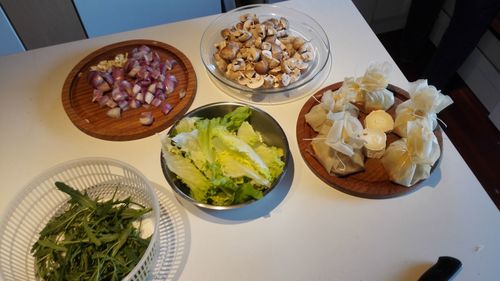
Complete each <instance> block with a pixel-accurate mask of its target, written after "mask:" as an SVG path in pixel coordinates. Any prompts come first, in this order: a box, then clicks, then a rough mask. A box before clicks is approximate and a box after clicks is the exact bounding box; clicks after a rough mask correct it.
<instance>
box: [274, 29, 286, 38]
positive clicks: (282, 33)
mask: <svg viewBox="0 0 500 281" xmlns="http://www.w3.org/2000/svg"><path fill="white" fill-rule="evenodd" d="M276 36H277V37H278V38H282V37H286V36H288V30H285V29H283V30H280V31H278V32H276Z"/></svg>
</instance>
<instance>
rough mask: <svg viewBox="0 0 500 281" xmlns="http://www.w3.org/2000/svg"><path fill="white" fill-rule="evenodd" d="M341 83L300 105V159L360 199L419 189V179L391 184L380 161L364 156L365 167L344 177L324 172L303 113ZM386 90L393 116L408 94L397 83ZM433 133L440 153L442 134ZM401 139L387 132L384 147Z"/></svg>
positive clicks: (392, 195) (323, 90)
mask: <svg viewBox="0 0 500 281" xmlns="http://www.w3.org/2000/svg"><path fill="white" fill-rule="evenodd" d="M341 86H342V82H338V83H335V84H333V85H330V86H327V87H325V88H323V89H321V90H319V91H318V92H317V93H316V94H314V95H313V96H312V97H311V98H309V99H308V100H307V101H306V103H305V104H304V106H303V107H302V109H301V111H300V113H299V117H298V120H297V131H296V134H297V142H298V145H299V150H300V154H301V155H302V158H303V159H304V161H305V162H306V163H307V165H308V166H309V168H310V169H311V170H312V171H313V172H314V173H315V174H316V176H318V177H319V178H320V179H321V180H323V181H324V182H325V183H327V184H328V185H330V186H332V187H334V188H336V189H338V190H340V191H342V192H345V193H348V194H351V195H354V196H359V197H363V198H371V199H384V198H392V197H397V196H401V195H405V194H408V193H411V192H414V191H415V190H417V189H419V188H420V187H422V186H423V184H422V182H424V181H421V182H418V183H416V184H414V185H413V186H410V187H405V186H402V185H399V184H396V183H393V182H391V181H390V180H389V175H388V174H387V172H386V171H385V169H384V167H383V166H382V163H381V162H380V160H379V159H370V158H366V159H365V170H364V171H361V172H358V173H355V174H351V175H348V176H345V177H339V176H335V175H333V174H330V173H328V172H327V171H326V169H325V168H324V167H323V166H322V165H321V163H320V162H319V161H318V160H317V159H316V158H315V157H314V154H313V151H312V148H311V147H310V144H311V139H312V138H314V137H315V136H316V135H317V133H316V132H315V131H314V130H313V129H312V128H311V126H309V125H308V124H307V123H306V120H305V117H304V115H305V114H307V113H308V112H309V111H310V110H311V108H312V107H313V106H315V105H317V104H318V103H319V102H318V101H320V100H321V97H322V96H323V93H325V92H326V91H328V90H333V91H335V90H337V89H339V88H340V87H341ZM387 89H388V90H390V91H391V92H393V93H394V100H395V102H394V105H393V106H392V107H391V108H390V109H389V110H388V111H387V112H388V113H389V114H391V115H392V117H393V118H394V117H395V111H396V107H397V106H398V104H400V103H401V102H403V101H405V100H407V99H408V98H409V95H408V93H407V92H406V91H404V90H403V89H401V88H398V87H396V86H393V85H390V84H389V86H388V87H387ZM365 116H366V115H365V114H363V113H361V112H360V116H359V119H360V121H361V123H362V124H363V121H364V118H365ZM434 134H435V135H436V138H437V140H438V143H439V146H440V149H441V156H442V152H443V137H442V134H441V129H440V127H439V126H438V127H437V128H436V129H435V130H434ZM398 139H400V137H399V136H398V135H396V134H395V133H389V134H388V135H387V147H388V146H389V144H390V143H392V142H394V141H396V140H398ZM441 156H440V157H439V159H438V161H436V163H435V164H434V166H433V167H432V170H431V173H432V172H433V171H434V170H435V168H436V167H437V165H438V164H439V161H440V160H441Z"/></svg>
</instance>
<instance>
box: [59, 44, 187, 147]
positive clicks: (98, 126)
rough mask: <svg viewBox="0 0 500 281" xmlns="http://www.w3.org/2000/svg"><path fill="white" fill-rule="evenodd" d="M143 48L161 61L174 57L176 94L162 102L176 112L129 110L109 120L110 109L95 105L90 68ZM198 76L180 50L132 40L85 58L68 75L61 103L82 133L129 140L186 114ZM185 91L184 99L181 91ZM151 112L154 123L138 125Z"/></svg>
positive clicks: (150, 108)
mask: <svg viewBox="0 0 500 281" xmlns="http://www.w3.org/2000/svg"><path fill="white" fill-rule="evenodd" d="M141 45H146V46H148V47H150V48H151V49H152V50H154V51H156V52H158V54H159V55H160V57H161V59H162V60H165V59H166V58H172V59H175V60H176V61H177V64H176V65H175V66H174V67H173V69H172V71H171V73H172V74H173V75H175V77H176V78H177V81H178V84H177V86H176V88H175V91H174V92H172V93H171V94H169V95H168V97H167V99H166V100H165V101H164V102H163V103H166V102H168V103H170V104H171V105H172V106H173V109H172V111H171V112H170V113H168V114H167V115H165V114H163V113H162V112H161V110H160V107H154V106H151V107H149V108H144V107H141V108H138V109H129V110H126V111H124V112H123V113H122V116H121V118H117V119H115V118H110V117H108V116H107V115H106V112H107V111H108V110H109V108H107V107H103V108H101V107H99V105H98V104H97V103H93V102H92V92H93V88H92V86H91V85H90V84H89V83H88V82H87V75H88V73H89V70H90V67H91V66H93V65H96V64H98V63H99V62H100V61H102V60H110V59H113V58H114V57H115V56H116V55H117V54H120V53H126V52H128V53H131V52H132V50H133V49H134V48H136V47H139V46H141ZM196 87H197V80H196V73H195V72H194V69H193V66H192V64H191V62H190V61H189V59H188V58H187V57H186V56H185V55H184V54H183V53H182V52H181V51H179V50H178V49H176V48H174V47H172V46H170V45H168V44H165V43H162V42H158V41H152V40H130V41H124V42H119V43H115V44H112V45H108V46H105V47H103V48H101V49H98V50H96V51H94V52H92V53H91V54H90V55H88V56H87V57H85V58H84V59H82V60H81V61H80V62H79V63H78V64H77V65H76V66H75V67H74V68H73V69H72V70H71V72H70V73H69V75H68V77H67V78H66V81H65V82H64V86H63V90H62V103H63V106H64V110H65V111H66V114H67V115H68V117H69V118H70V120H71V122H73V124H74V125H75V126H76V127H77V128H78V129H80V130H81V131H82V132H84V133H86V134H88V135H90V136H93V137H96V138H99V139H104V140H111V141H127V140H135V139H140V138H144V137H148V136H151V135H153V134H155V133H157V132H161V131H163V130H165V129H167V128H168V127H169V126H170V125H172V124H173V123H174V122H175V120H177V119H178V118H179V117H181V116H182V115H184V113H186V111H187V110H188V109H189V107H190V106H191V104H192V103H193V100H194V97H195V94H196ZM182 90H185V91H186V95H185V96H184V97H183V98H182V99H181V98H180V97H179V92H180V91H182ZM143 111H151V112H152V113H153V116H154V118H155V121H154V122H153V124H152V125H150V126H144V125H142V124H141V123H140V122H139V117H140V114H141V112H143Z"/></svg>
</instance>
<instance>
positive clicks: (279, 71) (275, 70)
mask: <svg viewBox="0 0 500 281" xmlns="http://www.w3.org/2000/svg"><path fill="white" fill-rule="evenodd" d="M281 71H282V70H281V66H276V67H274V68H272V69H271V70H269V74H273V75H277V74H280V73H281Z"/></svg>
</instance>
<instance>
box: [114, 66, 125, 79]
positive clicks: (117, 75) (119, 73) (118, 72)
mask: <svg viewBox="0 0 500 281" xmlns="http://www.w3.org/2000/svg"><path fill="white" fill-rule="evenodd" d="M112 76H113V79H114V80H115V81H126V80H125V70H124V69H123V68H117V67H114V68H113V72H112Z"/></svg>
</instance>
